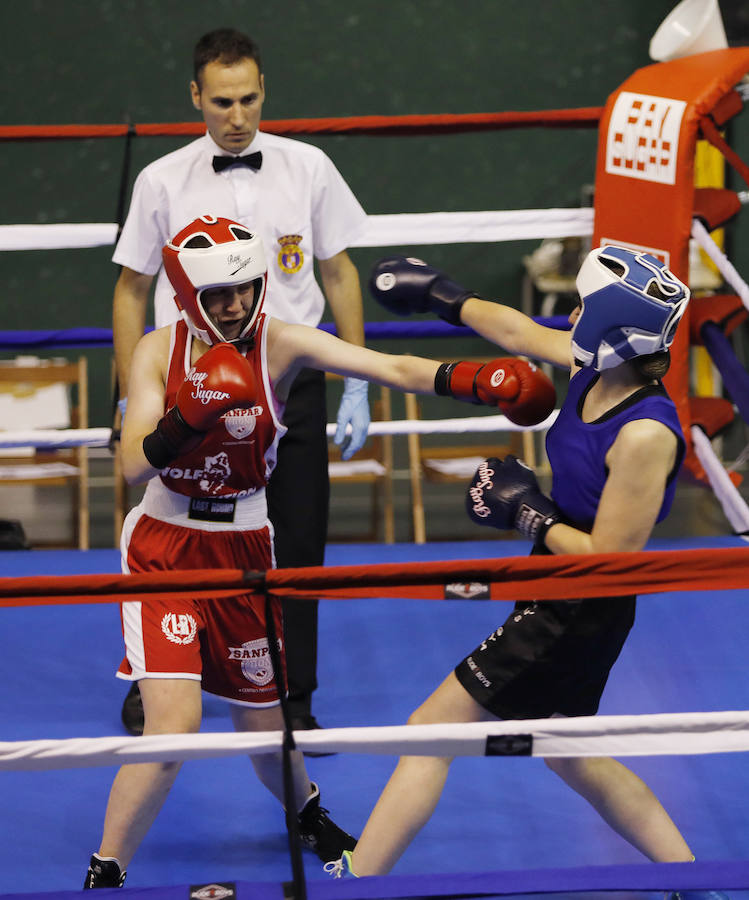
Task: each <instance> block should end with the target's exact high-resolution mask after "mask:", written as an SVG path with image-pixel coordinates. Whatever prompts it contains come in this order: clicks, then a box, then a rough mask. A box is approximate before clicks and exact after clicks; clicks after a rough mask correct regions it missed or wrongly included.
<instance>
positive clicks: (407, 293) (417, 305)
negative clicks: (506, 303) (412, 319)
mask: <svg viewBox="0 0 749 900" xmlns="http://www.w3.org/2000/svg"><path fill="white" fill-rule="evenodd" d="M369 290H370V292H371V294H372V296H373V297H374V298H375V300H377V302H378V303H380V304H381V305H382V306H384V307H385V309H389V310H390V312H392V313H395V314H396V315H397V316H408V315H410V314H411V313H415V312H433V313H436V314H437V315H438V316H439V317H440V318H441V319H444V320H445V321H446V322H449V323H450V324H451V325H460V324H461V323H460V309H461V307H462V306H463V304H464V303H465V301H466V300H467V299H468V298H469V297H477V296H478V294H475V293H474V292H473V291H469V290H467V289H466V288H464V287H462V286H461V285H459V284H456V283H455V282H454V281H451V280H450V279H449V278H448V277H447V276H446V275H444V274H443V273H442V272H440V271H439V270H438V269H434V268H432V266H430V265H427V263H425V262H424V261H423V260H421V259H415V258H414V257H405V256H388V257H387V258H386V259H381V260H380V261H379V262H377V263H375V265H374V267H373V269H372V274H371V275H370V277H369Z"/></svg>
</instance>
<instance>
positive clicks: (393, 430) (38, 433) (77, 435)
mask: <svg viewBox="0 0 749 900" xmlns="http://www.w3.org/2000/svg"><path fill="white" fill-rule="evenodd" d="M557 415H558V410H554V412H553V413H552V414H551V415H550V416H548V417H547V418H546V419H544V421H543V422H540V423H539V424H538V425H528V426H526V425H516V424H515V423H514V422H511V421H510V420H509V419H508V418H507V417H506V416H498V415H497V416H466V417H465V418H457V419H433V420H428V419H426V420H425V419H396V420H391V421H388V422H372V423H370V426H369V430H368V432H367V433H368V434H369V435H385V434H393V435H395V434H468V433H471V434H474V433H477V432H482V433H486V432H497V431H543V430H544V429H546V428H550V427H551V425H552V423H553V422H554V420H555V419H556V417H557ZM336 428H337V426H336V425H335V423H328V425H327V426H326V433H327V435H328V437H334V436H335V433H336ZM111 439H112V429H111V428H65V429H54V428H47V429H44V428H34V429H28V430H24V431H5V432H0V448H9V447H36V448H38V449H49V448H55V449H60V448H64V447H106V446H108V445H109V443H110V441H111Z"/></svg>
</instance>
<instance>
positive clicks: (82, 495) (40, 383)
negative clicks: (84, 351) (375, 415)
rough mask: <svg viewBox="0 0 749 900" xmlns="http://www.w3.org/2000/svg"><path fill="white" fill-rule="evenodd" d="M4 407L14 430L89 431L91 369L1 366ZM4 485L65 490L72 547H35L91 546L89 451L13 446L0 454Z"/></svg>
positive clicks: (50, 364)
mask: <svg viewBox="0 0 749 900" xmlns="http://www.w3.org/2000/svg"><path fill="white" fill-rule="evenodd" d="M0 408H1V409H3V410H4V412H5V413H9V414H10V416H8V415H4V417H3V418H4V421H5V423H6V425H9V426H10V428H12V429H13V430H27V429H34V428H65V427H73V428H88V367H87V361H86V358H85V357H83V356H81V357H79V359H78V361H77V362H67V361H57V360H38V361H34V362H28V363H27V362H26V361H23V363H20V364H19V363H17V362H16V361H14V360H9V361H8V362H7V363H5V364H2V365H0ZM0 484H3V485H29V484H30V485H44V486H54V487H56V486H60V487H66V488H68V490H69V491H70V495H71V503H72V509H73V538H72V540H71V541H70V542H69V543H65V542H59V541H34V542H33V543H34V544H35V545H37V546H44V545H46V546H70V547H78V548H79V549H81V550H87V549H88V548H89V544H90V539H89V466H88V451H87V448H86V447H71V448H64V449H59V450H55V449H44V450H35V449H34V448H32V447H29V448H13V449H9V450H8V451H6V452H4V453H3V454H2V456H0Z"/></svg>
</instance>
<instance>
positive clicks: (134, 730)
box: [122, 681, 145, 737]
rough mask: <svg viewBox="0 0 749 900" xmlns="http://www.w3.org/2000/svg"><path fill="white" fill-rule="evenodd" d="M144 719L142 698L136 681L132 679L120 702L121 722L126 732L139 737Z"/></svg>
mask: <svg viewBox="0 0 749 900" xmlns="http://www.w3.org/2000/svg"><path fill="white" fill-rule="evenodd" d="M144 721H145V716H144V713H143V698H142V697H141V695H140V688H139V687H138V682H137V681H134V682H133V683H132V684H131V685H130V690H129V691H128V692H127V696H126V697H125V699H124V701H123V703H122V724H123V725H124V726H125V729H126V731H127V732H128V734H132V735H133V737H140V736H141V735H142V734H143V723H144Z"/></svg>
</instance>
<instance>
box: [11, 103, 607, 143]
mask: <svg viewBox="0 0 749 900" xmlns="http://www.w3.org/2000/svg"><path fill="white" fill-rule="evenodd" d="M602 114H603V107H601V106H589V107H582V108H580V109H551V110H540V111H530V112H499V113H460V114H448V115H410V116H345V117H339V118H320V119H272V120H267V121H265V120H264V121H263V124H262V130H263V131H267V132H269V133H270V134H281V135H288V134H367V135H378V134H381V135H393V134H439V133H442V132H451V133H454V132H460V131H490V130H499V129H504V128H532V127H536V128H596V127H598V122H599V120H600V118H601V115H602ZM128 133H134V134H136V135H139V136H142V137H146V136H151V137H155V136H157V137H164V136H167V135H171V136H191V135H195V136H199V135H201V134H204V133H205V124H204V123H203V122H171V123H170V122H156V123H146V124H141V125H127V124H123V125H1V126H0V140H5V141H21V140H49V139H55V140H57V139H60V138H106V137H124V136H125V135H127V134H128Z"/></svg>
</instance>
